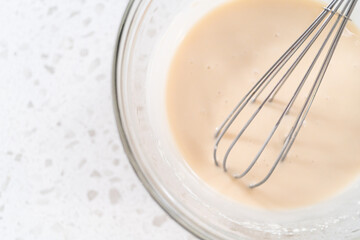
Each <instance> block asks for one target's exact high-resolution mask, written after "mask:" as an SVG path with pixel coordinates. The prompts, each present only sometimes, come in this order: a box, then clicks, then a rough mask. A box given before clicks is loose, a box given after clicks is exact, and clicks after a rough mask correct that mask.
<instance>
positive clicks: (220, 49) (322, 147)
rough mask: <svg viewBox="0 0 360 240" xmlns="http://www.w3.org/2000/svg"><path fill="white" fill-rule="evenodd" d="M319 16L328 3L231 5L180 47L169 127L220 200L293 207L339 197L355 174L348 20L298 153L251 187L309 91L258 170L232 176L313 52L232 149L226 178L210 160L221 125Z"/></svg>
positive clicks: (359, 43)
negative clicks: (216, 192) (263, 75)
mask: <svg viewBox="0 0 360 240" xmlns="http://www.w3.org/2000/svg"><path fill="white" fill-rule="evenodd" d="M321 11H322V5H320V4H319V3H317V2H313V1H309V0H293V1H288V0H243V1H242V0H238V1H231V2H229V3H226V4H224V5H222V6H220V7H218V8H217V9H215V10H214V11H212V12H211V13H209V14H208V15H206V16H205V17H204V18H203V19H202V20H201V21H200V22H198V23H197V24H196V25H195V26H194V27H193V28H192V29H191V30H190V31H189V33H188V34H187V35H186V37H185V39H184V40H183V41H182V43H181V44H180V46H179V47H178V50H177V52H176V54H175V56H174V58H173V62H172V64H171V67H170V70H169V75H168V82H167V89H166V90H167V92H166V100H167V112H168V119H169V123H170V127H171V130H172V133H173V136H174V139H175V141H176V143H177V145H178V148H179V149H180V152H181V153H182V155H183V157H184V158H185V159H186V161H187V163H188V164H189V166H190V167H191V168H192V169H193V170H194V172H195V173H196V174H197V175H198V176H199V177H200V178H201V179H202V180H203V181H205V182H206V183H207V184H208V185H210V186H211V187H212V188H214V189H215V190H217V191H218V192H220V193H221V194H223V195H225V196H227V197H229V198H231V199H234V200H236V201H239V202H240V203H243V204H245V205H251V206H254V207H260V208H270V209H286V208H294V207H301V206H306V205H310V204H314V203H318V202H321V201H323V200H325V199H327V198H329V197H331V196H334V195H335V194H336V193H339V192H341V191H342V190H343V189H344V188H345V187H346V186H347V185H349V184H350V183H351V182H352V181H354V180H355V179H356V178H357V177H358V176H359V172H360V107H359V104H360V94H359V93H360V92H359V90H360V32H359V31H358V30H357V29H356V28H355V27H354V26H353V25H351V24H349V25H348V26H347V29H346V30H345V33H344V36H343V37H342V39H341V41H340V43H339V46H338V48H337V51H336V53H335V55H334V57H333V60H332V62H331V64H330V67H329V70H328V72H327V74H326V75H325V79H324V81H323V84H322V85H321V87H320V90H319V92H318V94H317V97H316V100H315V102H314V104H313V106H312V109H311V112H310V114H309V115H308V117H307V119H306V124H305V125H304V127H303V128H302V130H301V132H300V134H299V136H298V138H297V140H296V142H295V144H294V147H293V148H292V150H291V151H290V153H289V155H288V157H287V159H286V160H285V162H283V163H281V164H279V166H278V167H277V169H276V170H275V172H274V174H273V175H272V177H271V178H270V179H269V180H268V182H266V183H265V184H264V185H262V186H260V187H258V188H255V189H249V188H248V187H247V184H249V183H254V182H256V181H259V180H261V179H262V178H263V177H264V176H265V174H266V173H267V171H268V170H269V167H270V166H271V165H272V163H273V162H274V161H275V158H276V155H277V154H278V153H279V151H280V147H281V146H282V144H283V141H284V137H285V135H286V133H287V132H288V131H289V130H290V127H291V125H292V121H293V120H294V118H295V114H296V113H297V112H298V110H299V109H300V107H301V103H302V101H303V99H304V96H305V93H306V94H307V93H308V89H309V86H308V85H307V86H306V87H305V89H304V90H303V91H302V94H301V96H300V97H299V101H298V102H297V103H296V104H295V106H294V108H293V109H292V111H291V112H290V115H289V116H287V117H286V119H285V121H284V124H283V125H282V127H281V128H279V131H278V132H277V133H276V135H275V136H274V138H273V141H271V142H270V144H269V146H268V148H267V149H266V151H265V152H264V154H263V155H262V157H261V158H260V160H259V162H258V164H256V165H255V167H254V169H253V170H252V171H251V172H250V173H249V174H248V175H247V176H246V177H244V178H243V179H241V180H236V179H233V178H232V177H231V174H232V173H238V172H241V171H243V170H244V169H245V168H246V167H247V166H248V164H249V162H250V161H251V160H252V159H253V158H254V156H255V154H256V152H257V151H258V150H259V148H260V146H261V144H262V143H263V142H264V139H265V136H266V135H267V134H268V133H269V131H270V129H271V128H272V126H273V125H274V121H275V120H276V119H277V118H278V116H279V114H280V113H281V111H282V110H283V109H284V106H285V105H284V104H285V103H287V102H288V101H289V99H290V97H291V95H292V92H293V91H294V88H295V87H296V86H297V85H298V84H299V81H300V80H301V78H302V77H303V76H304V73H305V69H306V68H307V66H308V65H309V63H310V60H311V59H312V58H313V55H310V56H309V57H307V58H305V59H304V64H302V65H300V66H299V68H297V70H296V71H295V72H294V74H293V75H292V77H291V78H290V79H289V81H288V82H287V84H286V85H284V87H283V88H282V90H281V91H280V92H279V95H278V96H277V98H276V100H275V101H274V102H272V103H271V104H269V105H267V106H266V107H265V108H264V110H263V111H262V112H261V114H260V115H259V117H258V118H257V119H256V121H255V122H254V123H253V124H252V125H251V128H250V129H249V131H247V133H246V134H245V135H244V137H242V138H241V139H240V141H239V143H238V144H237V145H236V146H235V148H234V150H233V152H232V153H231V156H230V157H229V160H228V167H229V173H224V172H223V170H222V169H221V168H217V167H215V165H214V163H213V157H212V152H213V146H214V143H215V139H214V133H215V129H216V127H218V126H219V125H220V124H221V122H222V121H223V120H224V119H225V118H226V116H227V115H228V114H229V113H230V112H231V110H232V109H233V108H234V106H235V105H236V103H237V102H238V101H239V100H240V98H241V97H242V96H243V95H244V94H245V93H246V92H247V91H248V90H249V89H250V87H251V86H252V85H253V84H254V83H255V81H257V80H258V79H259V78H260V77H261V75H262V74H263V73H265V71H266V70H267V69H268V68H269V67H270V66H271V65H272V64H273V63H274V62H275V60H277V58H278V57H279V56H281V54H282V53H283V52H284V51H285V50H286V49H287V48H288V47H289V46H290V44H292V43H293V42H294V41H295V40H296V39H297V37H298V36H299V35H300V34H301V33H302V32H303V31H304V30H305V29H306V28H307V27H308V26H309V24H311V23H312V21H313V20H314V19H315V18H316V17H317V16H318V15H319V13H320V12H321ZM318 42H319V41H318ZM320 42H321V41H320ZM316 46H319V43H318V44H317V45H316ZM317 70H318V69H317ZM315 72H316V73H317V71H315ZM315 75H316V74H313V75H311V76H310V79H309V82H311V83H313V79H314V78H315ZM260 99H264V95H263V96H262V97H261V98H260ZM300 101H301V102H300ZM257 106H259V102H258V103H257V104H253V105H251V106H250V107H249V108H248V109H247V110H246V111H245V112H244V113H243V114H241V116H240V118H239V119H238V121H237V123H236V124H235V125H234V126H233V127H232V128H231V129H230V131H229V134H227V135H226V137H225V140H224V141H222V142H221V144H220V147H219V148H220V149H219V158H220V157H221V156H223V154H224V150H225V149H226V148H227V147H228V145H229V144H230V141H231V140H232V139H233V138H234V135H235V134H236V133H237V132H238V131H239V127H240V126H241V123H244V121H245V119H246V118H248V117H249V114H250V113H251V111H253V110H254V109H255V107H257ZM219 160H220V161H221V159H219Z"/></svg>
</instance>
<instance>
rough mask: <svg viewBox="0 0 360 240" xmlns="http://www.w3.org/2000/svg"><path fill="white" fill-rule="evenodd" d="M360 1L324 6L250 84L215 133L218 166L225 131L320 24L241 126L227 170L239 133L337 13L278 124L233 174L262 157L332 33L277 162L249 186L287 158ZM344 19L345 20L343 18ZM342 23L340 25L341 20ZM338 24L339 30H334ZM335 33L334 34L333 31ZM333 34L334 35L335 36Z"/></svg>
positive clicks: (268, 175)
mask: <svg viewBox="0 0 360 240" xmlns="http://www.w3.org/2000/svg"><path fill="white" fill-rule="evenodd" d="M356 4H357V0H347V1H345V0H333V1H332V2H331V3H330V4H329V5H328V6H327V7H325V8H324V10H323V11H322V13H321V14H320V15H319V16H318V17H317V18H316V19H315V21H314V22H313V23H312V24H311V25H310V26H309V28H308V29H307V30H306V31H305V32H304V33H303V34H302V35H301V36H300V37H299V38H298V39H297V40H296V41H295V43H293V45H291V47H290V48H289V49H288V50H287V51H286V52H285V53H284V54H283V55H282V56H281V57H280V58H279V59H278V60H277V61H276V62H275V64H274V65H273V66H272V67H271V68H270V69H269V70H268V71H267V72H266V73H265V75H264V76H263V77H262V78H261V79H260V80H259V81H258V82H257V83H256V84H255V85H254V86H253V87H252V88H251V90H250V91H249V92H248V93H246V95H245V96H244V97H243V98H242V99H241V100H240V102H239V103H238V104H237V105H236V107H235V108H234V109H233V111H232V112H231V113H230V114H229V115H228V117H227V118H226V120H225V121H224V122H223V123H222V124H221V125H220V127H219V128H218V129H217V131H216V134H215V137H216V143H215V146H214V152H213V157H214V162H215V164H216V166H219V162H218V160H217V150H218V146H219V143H220V142H221V140H222V139H223V137H224V135H225V134H226V133H227V131H228V130H229V128H230V126H231V125H232V124H233V123H234V121H235V120H236V118H237V117H238V115H239V114H240V113H241V112H242V110H243V109H244V108H245V107H246V106H247V105H248V104H249V103H252V102H255V100H256V99H257V98H258V97H259V95H260V94H261V93H262V92H263V91H264V89H265V88H266V87H267V86H268V85H269V83H270V82H271V81H272V80H273V79H274V77H275V76H276V75H277V74H278V73H279V71H280V70H281V69H282V68H283V67H284V65H285V64H286V63H287V62H288V61H289V60H290V59H291V58H292V56H293V55H294V54H295V52H297V50H298V49H299V48H300V47H301V46H302V45H303V44H304V42H305V41H306V40H307V39H310V36H311V35H312V33H314V31H315V30H316V29H317V28H318V30H317V31H316V32H315V34H314V36H312V38H311V39H310V41H309V43H308V44H307V45H306V46H305V48H304V49H303V50H302V52H301V53H300V54H299V56H297V57H296V59H295V61H294V62H293V63H292V64H291V66H290V68H289V69H288V70H287V71H286V73H285V74H284V75H283V76H282V77H281V78H280V80H279V81H278V82H277V83H276V84H275V86H274V87H273V88H272V89H271V91H270V93H269V94H268V95H267V96H266V97H265V99H264V101H262V102H261V104H260V106H259V107H258V108H257V109H256V110H255V112H254V113H253V114H252V115H251V117H250V118H249V119H248V121H247V122H246V123H245V125H244V126H243V127H242V128H241V129H240V132H239V133H238V134H237V136H236V137H235V139H234V140H233V141H232V143H231V144H230V146H229V148H228V149H227V150H226V152H225V155H224V158H223V161H222V167H223V170H224V171H225V172H227V160H228V157H229V154H230V153H231V151H232V149H233V148H234V146H235V145H236V143H237V142H238V141H239V139H240V137H241V136H242V135H243V133H244V132H245V131H246V129H247V128H248V127H249V125H250V124H251V123H252V121H253V120H254V119H255V118H256V116H257V115H258V113H259V112H260V111H261V109H262V108H263V107H264V105H265V104H266V103H268V102H271V101H272V100H273V99H274V97H275V96H276V94H277V92H278V91H279V89H280V88H281V87H282V86H283V84H284V83H285V82H286V80H287V79H288V78H289V77H290V75H291V73H292V72H293V71H294V69H295V68H296V67H297V66H298V64H299V63H300V61H301V60H302V59H303V57H304V56H305V55H306V53H307V52H308V50H309V49H310V48H311V47H312V46H313V44H314V42H315V41H316V40H317V39H318V37H319V36H320V35H321V33H322V32H323V31H324V29H325V28H326V27H327V26H328V25H329V22H330V21H331V19H332V18H333V17H334V16H335V15H337V18H336V20H335V22H334V24H333V25H332V26H331V29H330V31H329V33H328V34H327V36H326V38H325V40H324V42H323V44H322V45H321V47H320V49H319V50H318V52H317V54H316V56H315V58H314V60H313V61H312V63H311V65H310V67H309V68H308V70H307V72H306V73H305V75H304V77H303V79H302V81H301V82H300V84H299V86H298V87H297V89H296V90H295V92H294V94H293V96H292V98H291V100H290V101H289V102H288V104H287V105H286V107H285V109H284V111H283V112H282V114H281V116H280V117H279V119H278V121H277V122H276V124H275V126H274V127H273V129H272V130H271V132H270V134H269V135H268V137H267V138H266V140H265V142H264V144H263V145H262V146H261V148H260V150H259V152H258V153H257V154H256V156H255V158H254V159H253V161H252V162H251V163H250V165H249V166H248V167H247V169H245V170H244V172H242V173H239V174H235V175H233V176H234V177H235V178H242V177H244V176H245V175H246V174H247V173H249V171H250V170H251V169H252V168H253V166H254V165H255V163H256V162H257V161H258V159H259V158H260V156H261V154H262V153H263V151H264V150H265V148H266V146H267V145H268V143H269V142H270V140H271V138H272V137H273V135H274V134H275V132H276V130H277V129H278V127H279V125H280V123H281V121H282V120H283V119H284V117H285V115H286V114H287V113H288V112H289V110H290V108H291V107H292V105H293V104H294V102H295V100H296V98H297V97H298V95H299V93H300V91H301V90H302V88H303V86H304V84H305V82H306V81H307V79H308V77H309V75H310V73H311V71H312V70H313V68H314V66H315V64H316V62H317V61H318V59H319V57H320V56H321V54H322V52H323V50H324V49H325V47H326V45H327V43H328V42H329V40H330V39H331V38H332V37H333V41H332V43H331V45H330V47H329V49H328V52H327V54H326V57H325V59H324V61H323V63H322V65H321V68H320V71H319V73H318V75H317V77H316V78H315V81H314V83H313V84H312V85H311V89H310V92H309V94H308V95H307V97H306V100H305V103H304V104H303V106H302V108H301V110H300V113H299V114H298V115H297V118H296V120H295V122H294V124H293V126H292V128H291V130H290V132H289V133H288V135H287V137H286V139H285V141H284V144H283V146H282V148H281V150H280V153H279V155H278V156H277V158H276V160H275V162H274V164H273V165H272V167H271V169H270V170H269V172H268V173H267V175H266V176H265V177H264V178H263V179H262V180H261V181H259V182H258V183H255V184H250V185H249V187H250V188H255V187H258V186H260V185H262V184H263V183H265V182H266V181H267V180H268V179H269V177H270V176H271V174H272V173H273V172H274V170H275V168H276V167H277V165H278V164H279V162H280V161H282V160H284V159H285V158H286V156H287V154H288V152H289V151H290V148H291V147H292V146H293V143H294V141H295V139H296V137H297V135H298V133H299V131H300V129H301V126H302V125H303V123H304V120H305V118H306V116H307V114H308V112H309V110H310V107H311V105H312V103H313V101H314V98H315V95H316V93H317V91H318V89H319V87H320V85H321V82H322V80H323V78H324V75H325V72H326V70H327V68H328V66H329V63H330V60H331V58H332V56H333V54H334V51H335V48H336V46H337V45H338V42H339V40H340V37H341V35H342V33H343V31H344V29H345V26H346V24H347V22H348V21H349V19H350V16H351V14H352V12H353V10H354V8H355V5H356ZM341 7H342V10H341V12H340V13H339V12H338V10H339V9H340V8H341ZM341 20H342V21H341ZM339 23H340V26H338V24H339ZM337 28H338V30H337V31H335V30H336V29H337ZM334 33H335V34H334ZM333 35H334V36H333Z"/></svg>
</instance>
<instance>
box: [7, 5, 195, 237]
mask: <svg viewBox="0 0 360 240" xmlns="http://www.w3.org/2000/svg"><path fill="white" fill-rule="evenodd" d="M126 4H127V1H126V0H76V1H71V0H62V1H61V0H48V1H42V0H28V1H24V0H23V1H5V0H4V1H2V2H1V7H0V23H1V30H0V109H1V111H0V141H1V147H0V239H1V240H33V239H34V240H60V239H61V240H63V239H64V240H65V239H69V240H82V239H84V240H93V239H94V240H115V239H116V240H120V239H121V240H122V239H124V240H128V239H129V240H131V239H136V240H141V239H151V240H152V239H154V240H157V239H159V240H161V239H166V240H173V239H174V240H177V239H184V240H190V239H195V238H194V237H192V236H191V235H190V234H189V233H187V232H186V231H185V230H183V229H182V228H181V227H180V226H179V225H178V224H176V223H175V222H174V221H173V220H172V219H170V217H168V216H167V214H166V213H165V212H164V211H163V210H162V209H161V208H160V207H159V206H158V205H157V203H155V202H154V200H153V199H152V198H151V197H150V195H149V194H148V193H147V192H146V190H145V189H144V187H143V186H142V184H141V183H140V182H139V180H138V179H137V177H136V175H135V173H134V171H133V169H132V168H131V166H130V164H129V162H128V159H127V157H126V156H125V154H124V152H123V149H122V146H121V142H120V139H119V136H118V132H117V127H116V123H115V118H114V113H113V107H112V96H111V81H112V79H111V76H112V73H111V71H112V61H113V53H114V47H115V41H116V37H117V31H118V27H119V23H120V20H121V17H122V13H123V11H124V8H125V6H126Z"/></svg>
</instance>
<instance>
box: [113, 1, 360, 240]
mask: <svg viewBox="0 0 360 240" xmlns="http://www.w3.org/2000/svg"><path fill="white" fill-rule="evenodd" d="M221 1H224V0H133V1H130V2H129V4H128V7H127V9H126V11H125V15H124V18H123V21H122V23H121V26H120V31H119V38H118V42H117V48H116V52H115V61H114V86H113V90H114V107H115V113H116V117H117V122H118V128H119V132H120V137H121V140H122V142H123V146H124V149H125V151H126V154H127V156H128V158H129V160H130V162H131V164H132V166H133V168H134V170H135V171H136V173H137V175H138V177H139V178H140V180H141V181H142V183H143V184H144V186H145V187H146V189H147V190H148V191H149V193H150V194H151V195H152V196H153V198H154V199H155V200H156V201H157V202H158V203H159V204H160V206H161V207H162V208H164V209H165V211H167V212H168V214H169V215H170V216H171V217H172V218H173V219H175V220H176V221H177V222H178V223H179V224H181V225H182V226H183V227H185V228H186V229H187V230H189V231H190V232H192V233H193V234H194V235H196V236H198V237H200V238H202V239H224V240H226V239H307V240H311V239H316V240H319V239H360V184H359V183H355V184H353V185H352V186H350V187H349V188H348V189H346V190H345V191H344V192H343V193H342V194H340V195H339V196H337V197H334V198H332V199H330V200H329V201H326V202H324V203H322V204H318V205H314V206H311V207H306V208H302V209H295V210H288V211H266V210H256V209H250V208H247V207H245V206H242V205H240V204H238V203H236V202H233V201H231V200H228V199H226V198H224V197H222V196H220V195H218V194H217V193H216V192H214V191H213V190H212V189H210V188H209V187H208V186H207V185H206V184H204V183H203V182H202V181H201V180H200V179H199V178H198V177H197V176H196V175H195V174H194V173H193V172H192V171H191V169H190V168H189V167H188V166H187V165H186V163H185V161H184V160H183V159H182V157H181V155H180V154H179V153H178V151H177V149H176V147H175V146H174V145H173V143H172V141H171V136H170V134H169V131H168V130H169V128H168V125H167V122H166V117H165V112H164V111H165V110H164V109H165V107H164V106H163V102H162V101H163V98H162V95H163V94H161V93H162V89H163V87H162V86H160V85H159V86H154V85H156V84H157V83H156V84H154V83H153V82H152V79H153V78H151V77H149V72H151V69H152V63H153V61H152V57H153V54H154V53H156V48H157V47H159V44H161V41H164V39H163V38H164V35H165V33H166V32H167V31H168V30H169V28H172V29H173V28H174V27H176V25H174V24H173V23H174V21H175V20H176V19H178V17H179V16H181V15H183V14H184V12H188V11H189V9H190V10H191V9H193V8H199V6H200V7H201V6H202V5H203V6H205V5H208V6H211V5H214V4H215V5H216V4H219V3H220V2H221ZM204 4H205V5H204ZM359 10H360V9H359V6H358V7H357V8H356V10H355V12H354V14H353V20H354V21H355V22H357V23H360V14H359V13H360V12H359ZM190 17H191V16H190ZM193 17H194V19H195V18H196V17H199V16H193ZM175 22H176V21H175ZM183 34H185V32H184V31H182V30H181V29H180V28H179V32H178V36H175V37H174V39H167V41H177V40H178V39H181V36H183ZM164 67H166V66H165V65H164ZM154 99H155V100H154Z"/></svg>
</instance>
